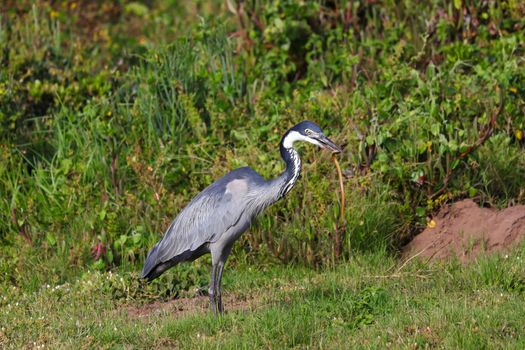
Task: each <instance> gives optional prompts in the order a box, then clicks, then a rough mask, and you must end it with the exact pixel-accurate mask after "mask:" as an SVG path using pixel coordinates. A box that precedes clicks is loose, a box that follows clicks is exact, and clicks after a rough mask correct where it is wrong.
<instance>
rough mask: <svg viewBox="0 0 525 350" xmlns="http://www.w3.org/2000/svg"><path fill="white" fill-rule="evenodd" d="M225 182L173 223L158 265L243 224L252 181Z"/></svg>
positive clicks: (210, 189) (160, 248) (211, 188)
mask: <svg viewBox="0 0 525 350" xmlns="http://www.w3.org/2000/svg"><path fill="white" fill-rule="evenodd" d="M225 180H228V181H217V182H216V183H213V184H212V185H210V186H209V187H207V188H206V189H205V190H204V191H202V192H201V193H200V194H199V195H197V196H196V197H195V198H194V199H193V200H192V201H191V202H190V203H189V204H188V206H186V207H185V208H184V209H183V210H182V211H181V212H180V214H179V215H178V216H177V218H176V219H175V220H174V221H173V222H172V223H171V225H170V227H169V228H168V230H167V231H166V233H165V235H164V237H163V239H162V240H161V241H160V242H159V243H158V245H157V247H155V248H156V251H157V256H156V259H155V260H156V262H157V264H158V263H162V262H166V261H168V260H170V259H172V258H174V257H175V256H177V255H179V254H182V253H184V252H187V251H194V250H196V249H197V248H199V247H200V246H201V245H203V244H205V243H207V242H215V241H217V240H218V239H219V238H220V236H221V235H222V234H223V233H224V232H226V231H227V230H228V229H229V228H230V227H232V226H234V225H235V224H236V223H237V222H238V221H239V219H240V218H241V215H242V214H243V212H244V205H243V203H244V200H245V197H246V194H247V193H248V181H247V180H246V179H243V178H234V179H225ZM148 259H149V257H148Z"/></svg>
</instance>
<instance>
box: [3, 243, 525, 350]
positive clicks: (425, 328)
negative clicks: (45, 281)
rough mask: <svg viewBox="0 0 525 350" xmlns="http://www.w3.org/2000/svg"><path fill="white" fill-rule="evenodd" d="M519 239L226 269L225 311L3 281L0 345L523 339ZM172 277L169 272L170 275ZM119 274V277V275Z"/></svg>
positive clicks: (88, 281) (89, 286) (367, 344)
mask: <svg viewBox="0 0 525 350" xmlns="http://www.w3.org/2000/svg"><path fill="white" fill-rule="evenodd" d="M524 258H525V247H524V246H523V245H521V246H518V247H515V248H514V249H512V250H511V251H509V252H507V253H505V254H496V255H492V256H479V257H478V259H477V260H475V261H472V262H468V263H466V264H462V263H460V262H459V261H447V262H441V261H435V262H434V263H432V264H429V263H426V262H424V261H423V262H422V261H418V259H412V260H410V261H408V262H405V263H403V262H401V261H400V260H399V259H396V258H394V257H391V256H389V255H387V254H373V255H369V256H356V257H354V258H351V259H350V260H348V261H347V262H345V263H342V264H340V265H338V266H337V267H333V268H330V267H325V268H322V269H319V270H317V271H316V270H313V269H308V268H301V267H293V266H283V265H277V266H275V265H268V266H264V265H263V266H260V267H259V268H246V267H245V268H242V267H229V268H227V270H226V272H225V276H224V277H225V278H224V294H225V296H224V299H225V300H224V305H225V308H226V313H225V315H224V316H223V317H219V318H214V317H213V316H212V315H211V314H210V312H209V310H208V308H207V297H205V296H191V295H190V296H189V297H185V298H182V299H178V300H165V301H156V302H154V303H151V302H148V301H145V300H142V299H140V298H136V297H133V293H132V292H131V291H128V294H125V295H124V297H122V296H120V297H118V298H117V297H116V294H115V289H114V288H113V289H111V288H108V287H107V286H108V282H107V281H112V283H113V284H111V285H114V284H118V283H124V282H122V281H124V280H125V279H122V276H119V275H117V274H108V273H99V272H86V274H85V275H84V276H83V277H82V278H81V279H79V280H78V281H76V282H74V283H71V284H66V285H59V286H42V288H41V289H40V290H39V292H37V293H34V294H28V293H21V292H20V291H19V290H16V288H13V289H11V290H9V291H7V293H6V294H5V295H4V296H3V299H2V300H0V313H1V314H2V315H4V317H2V324H1V325H0V345H1V347H3V348H34V349H40V348H43V347H45V348H48V347H51V348H71V349H73V348H74V349H78V348H149V349H151V348H160V349H162V348H165V349H168V348H185V349H186V348H189V349H201V348H210V347H220V348H305V347H309V348H329V349H340V348H363V349H367V348H376V349H383V348H406V349H413V348H421V349H424V348H449V349H450V348H466V349H483V348H490V349H498V348H499V349H523V348H524V347H525V307H524V294H525V267H524V265H525V264H523V259H524ZM168 273H170V272H168ZM124 277H126V276H124Z"/></svg>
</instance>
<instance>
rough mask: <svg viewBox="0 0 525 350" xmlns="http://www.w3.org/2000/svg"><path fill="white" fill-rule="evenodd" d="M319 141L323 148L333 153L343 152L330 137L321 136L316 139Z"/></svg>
mask: <svg viewBox="0 0 525 350" xmlns="http://www.w3.org/2000/svg"><path fill="white" fill-rule="evenodd" d="M316 139H317V141H319V143H320V144H321V145H322V147H323V148H326V149H329V150H331V151H332V152H333V153H341V152H343V150H342V149H341V147H339V146H337V145H336V144H335V143H333V141H332V140H330V139H329V138H328V137H326V136H325V135H323V134H320V135H319V136H317V137H316Z"/></svg>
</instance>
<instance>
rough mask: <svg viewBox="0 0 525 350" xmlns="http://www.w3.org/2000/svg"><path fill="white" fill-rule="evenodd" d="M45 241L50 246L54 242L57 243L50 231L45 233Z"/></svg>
mask: <svg viewBox="0 0 525 350" xmlns="http://www.w3.org/2000/svg"><path fill="white" fill-rule="evenodd" d="M46 242H47V244H49V245H50V246H54V245H55V244H57V240H56V238H55V236H54V235H53V234H52V233H51V232H48V233H46Z"/></svg>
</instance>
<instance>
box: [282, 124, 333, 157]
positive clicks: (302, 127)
mask: <svg viewBox="0 0 525 350" xmlns="http://www.w3.org/2000/svg"><path fill="white" fill-rule="evenodd" d="M295 141H306V142H310V143H313V144H314V145H317V146H319V147H321V148H326V149H329V150H331V151H332V152H334V153H340V152H342V150H341V148H340V147H339V146H337V145H336V144H335V143H333V142H332V140H330V139H329V138H328V137H326V135H325V134H324V133H323V130H322V129H321V128H320V127H319V125H317V124H315V123H314V122H311V121H309V120H304V121H302V122H300V123H299V124H297V125H295V126H293V127H292V128H291V129H290V130H288V132H287V133H286V134H285V135H284V137H283V141H282V144H283V146H284V147H285V148H291V147H293V144H294V142H295Z"/></svg>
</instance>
